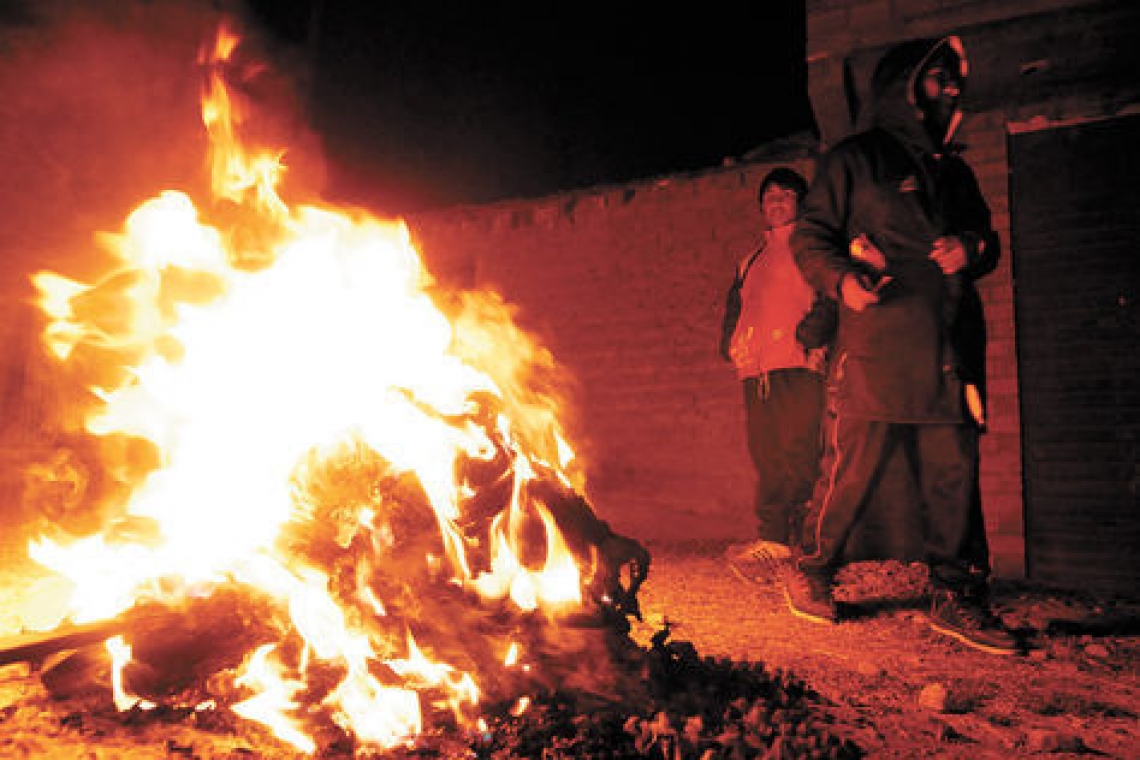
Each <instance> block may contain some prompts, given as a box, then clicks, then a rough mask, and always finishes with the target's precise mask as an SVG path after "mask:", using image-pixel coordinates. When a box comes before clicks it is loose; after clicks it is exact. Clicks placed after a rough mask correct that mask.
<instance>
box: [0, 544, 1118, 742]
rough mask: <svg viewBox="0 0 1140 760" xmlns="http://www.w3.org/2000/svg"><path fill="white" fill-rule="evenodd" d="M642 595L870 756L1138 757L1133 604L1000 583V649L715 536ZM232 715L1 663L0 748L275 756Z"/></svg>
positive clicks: (691, 637)
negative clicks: (216, 719)
mask: <svg viewBox="0 0 1140 760" xmlns="http://www.w3.org/2000/svg"><path fill="white" fill-rule="evenodd" d="M650 549H651V551H652V553H653V567H652V569H651V572H650V575H649V579H648V581H647V582H646V584H645V586H643V588H642V590H641V593H640V597H639V598H640V600H641V603H642V608H643V611H644V613H645V614H644V617H645V621H644V623H640V624H635V627H634V630H633V636H634V638H635V639H636V640H637V641H638V643H641V644H643V645H645V646H648V645H649V642H650V640H651V638H652V637H653V635H654V634H657V633H660V632H661V631H662V630H663V629H664V628H665V626H666V621H668V627H669V632H670V636H671V640H672V641H674V642H691V643H692V645H693V646H694V647H695V648H696V650H697V651H698V652H699V653H700V654H701V655H705V656H713V657H718V658H729V659H731V660H733V661H737V662H745V661H747V662H754V663H762V664H764V665H765V666H766V667H767V668H768V669H769V670H776V671H783V672H786V673H789V674H791V675H793V676H794V677H796V678H797V679H800V680H802V681H803V682H805V683H806V684H807V685H808V686H809V687H810V688H811V689H812V690H813V691H814V692H816V693H817V694H818V698H819V700H820V706H819V709H820V710H821V711H822V712H825V713H826V714H827V716H828V719H829V720H830V721H831V725H833V726H834V730H835V732H836V733H837V734H838V735H839V736H841V737H842V738H845V739H850V740H851V741H853V742H854V743H855V744H857V745H858V746H859V747H860V748H861V749H862V750H864V751H865V753H866V755H867V756H868V757H882V758H924V757H939V758H960V759H962V760H965V759H966V758H969V759H971V760H982V759H985V758H1003V760H1005V759H1008V758H1011V757H1031V756H1035V755H1038V754H1039V755H1041V756H1042V757H1049V758H1058V759H1060V758H1077V757H1081V758H1084V757H1087V756H1090V755H1092V756H1100V757H1111V758H1136V757H1138V756H1140V753H1138V750H1137V748H1140V721H1138V720H1137V717H1138V716H1140V673H1138V670H1137V655H1138V654H1140V624H1138V621H1140V605H1138V604H1137V603H1135V602H1134V601H1132V600H1122V599H1103V598H1096V597H1093V596H1089V595H1084V594H1075V593H1064V592H1059V591H1056V590H1048V589H1041V588H1035V587H1031V586H1028V585H1025V584H1020V585H1014V584H999V585H998V586H997V587H996V589H995V591H996V597H995V603H996V608H997V610H998V611H999V612H1000V613H1001V614H1002V616H1003V619H1004V620H1005V621H1006V622H1007V624H1009V625H1010V626H1011V627H1013V628H1015V629H1017V630H1019V631H1020V632H1021V633H1022V634H1023V635H1024V636H1025V639H1026V642H1027V644H1028V645H1029V648H1028V649H1027V652H1026V653H1025V654H1023V655H1017V656H1007V657H1000V656H994V655H988V654H983V653H979V652H975V651H973V650H970V649H967V648H965V647H964V646H962V645H960V644H958V643H957V642H954V641H952V640H948V639H945V638H943V637H941V636H938V635H936V634H934V633H932V632H931V631H930V629H929V627H928V626H927V623H926V618H925V615H924V614H923V609H924V599H923V597H922V593H923V589H924V583H925V578H924V575H923V573H922V571H921V569H920V568H917V567H905V566H901V565H897V564H891V563H875V564H872V563H868V564H864V565H859V566H856V567H853V568H849V569H848V570H847V571H845V573H844V574H843V575H841V577H840V580H841V581H842V586H841V587H840V592H839V596H840V598H841V599H844V600H846V601H848V602H850V603H853V604H855V605H857V606H856V608H855V609H856V610H857V614H856V615H854V616H853V617H852V618H851V619H849V620H847V621H845V622H843V623H841V624H839V625H836V626H821V625H816V624H812V623H810V622H805V621H802V620H800V619H798V618H795V617H793V616H792V615H791V614H789V613H788V612H787V610H786V608H785V606H784V602H783V598H782V594H781V591H780V588H779V585H778V584H777V583H775V582H774V581H773V579H772V578H771V577H770V575H769V571H768V569H767V568H765V567H763V566H761V565H760V564H759V563H755V562H752V561H748V560H741V559H737V558H735V551H734V549H733V548H732V547H727V546H725V545H724V544H702V545H687V546H651V547H650ZM0 559H3V560H4V562H3V563H2V565H0V568H2V570H0V635H4V634H12V633H16V632H17V631H19V630H20V629H21V628H23V627H32V626H34V624H35V622H36V621H35V617H36V615H38V614H46V613H42V612H37V605H39V603H40V602H42V601H43V600H44V599H47V598H50V596H51V592H52V588H53V584H52V582H51V581H50V579H45V578H44V577H43V576H42V574H37V573H35V572H34V571H33V570H32V569H30V568H29V567H28V565H27V564H26V563H25V562H22V561H20V558H19V556H18V554H14V553H13V551H12V550H9V552H8V554H7V556H0ZM293 756H295V755H294V753H291V752H288V751H287V750H285V749H284V748H282V747H281V746H279V745H276V744H274V743H272V741H270V740H267V739H266V738H265V737H264V736H260V735H257V734H256V733H250V732H248V731H246V730H245V729H244V728H242V727H236V728H235V727H230V728H229V730H228V731H223V732H219V731H218V730H217V726H214V727H206V728H203V727H199V726H197V725H194V722H193V721H189V720H182V721H179V722H175V723H171V724H168V725H163V724H161V723H155V722H153V721H150V722H148V723H147V724H146V725H145V726H144V725H130V723H129V721H128V722H124V721H121V720H108V719H105V718H100V717H98V716H94V715H91V714H89V713H84V712H83V711H82V706H81V705H77V704H74V703H69V702H66V701H64V702H58V701H53V700H51V699H50V697H48V696H47V695H46V693H45V692H44V689H43V687H42V685H41V684H40V682H39V679H38V677H37V676H36V674H35V673H34V672H32V671H31V669H30V668H29V667H28V666H27V665H24V664H14V665H9V666H6V667H0V757H5V758H7V757H27V758H61V757H66V758H71V757H76V758H93V759H94V758H100V759H102V760H110V759H111V758H132V759H133V758H152V757H153V758H170V757H180V758H190V757H198V758H206V757H210V758H227V760H232V758H238V757H241V758H247V759H248V758H258V757H265V758H271V757H272V758H286V757H293Z"/></svg>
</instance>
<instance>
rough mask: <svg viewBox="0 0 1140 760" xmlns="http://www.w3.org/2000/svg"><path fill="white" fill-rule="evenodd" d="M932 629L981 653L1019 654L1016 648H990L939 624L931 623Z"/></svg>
mask: <svg viewBox="0 0 1140 760" xmlns="http://www.w3.org/2000/svg"><path fill="white" fill-rule="evenodd" d="M930 629H931V630H932V631H936V632H937V633H941V634H942V635H943V636H949V637H950V638H952V639H957V640H958V641H960V642H961V643H963V644H965V645H966V646H968V647H970V648H971V649H976V650H978V651H979V652H985V653H986V654H998V655H1012V654H1017V652H1018V650H1017V649H1016V648H1015V649H1004V648H1002V647H997V646H989V645H987V644H982V643H980V642H977V641H974V640H973V639H971V638H969V637H968V636H966V635H965V634H963V633H961V632H959V631H956V630H954V629H953V628H945V627H943V626H940V625H938V624H937V623H935V622H934V621H931V622H930Z"/></svg>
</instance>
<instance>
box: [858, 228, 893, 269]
mask: <svg viewBox="0 0 1140 760" xmlns="http://www.w3.org/2000/svg"><path fill="white" fill-rule="evenodd" d="M851 258H853V259H855V260H856V261H861V262H863V263H864V264H866V265H867V266H869V267H870V268H871V269H872V270H873V271H875V272H885V271H886V269H887V257H886V256H884V255H883V252H882V251H880V250H879V247H878V246H877V245H875V244H874V243H872V242H871V239H870V238H869V237H867V236H866V235H859V236H858V237H857V238H855V239H854V240H852V241H851Z"/></svg>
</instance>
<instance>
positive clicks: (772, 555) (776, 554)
mask: <svg viewBox="0 0 1140 760" xmlns="http://www.w3.org/2000/svg"><path fill="white" fill-rule="evenodd" d="M791 557H792V549H791V547H789V546H788V545H787V544H781V543H780V542H778V541H769V540H767V539H764V538H761V539H758V540H756V541H753V542H752V543H750V544H745V545H744V546H742V547H740V549H738V550H737V552H736V559H739V560H745V561H747V560H752V561H754V562H763V563H768V562H778V561H781V560H785V559H791Z"/></svg>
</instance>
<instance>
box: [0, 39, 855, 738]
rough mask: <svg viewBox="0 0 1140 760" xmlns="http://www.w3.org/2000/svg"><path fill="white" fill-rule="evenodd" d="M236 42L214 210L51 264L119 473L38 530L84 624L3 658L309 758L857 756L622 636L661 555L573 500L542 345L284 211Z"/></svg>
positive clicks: (139, 214) (139, 212) (206, 109)
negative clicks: (78, 510) (60, 268)
mask: <svg viewBox="0 0 1140 760" xmlns="http://www.w3.org/2000/svg"><path fill="white" fill-rule="evenodd" d="M239 44H240V37H239V35H237V34H236V33H235V32H234V31H233V30H232V29H231V28H230V27H228V26H227V25H223V26H222V27H221V28H220V29H219V30H218V33H217V36H216V38H215V39H213V40H211V42H210V43H209V44H208V45H206V46H205V47H204V49H203V52H202V56H201V61H200V63H201V65H202V70H203V72H204V82H205V86H204V88H203V97H202V108H201V112H202V121H203V125H204V128H205V130H206V132H207V134H208V137H209V149H210V152H209V155H208V157H207V159H208V164H209V167H210V170H211V171H210V174H211V187H212V192H213V196H212V197H211V198H209V199H208V202H207V203H206V204H204V205H203V206H202V207H201V208H200V207H199V205H197V204H196V203H195V201H194V200H193V199H192V198H191V197H189V195H187V194H186V193H184V192H180V191H176V190H168V191H165V192H161V193H159V194H158V195H157V196H155V197H153V198H150V199H149V200H146V201H144V202H143V203H141V204H140V205H139V206H138V207H137V208H135V210H134V211H133V212H131V213H130V214H129V215H128V217H127V219H126V221H125V224H124V225H123V228H122V230H121V231H120V232H117V233H115V234H103V235H100V236H99V237H98V240H99V242H100V245H101V246H102V248H103V249H104V253H106V254H109V256H110V258H111V259H113V260H114V261H115V262H116V265H115V266H114V267H112V268H111V269H110V270H109V271H107V272H105V273H103V274H101V275H100V276H98V277H96V278H95V279H93V280H92V281H90V282H81V281H78V280H76V279H72V278H71V277H68V276H66V275H65V274H62V273H57V272H48V271H43V272H39V273H37V274H36V275H35V276H34V284H35V287H36V289H37V292H38V293H39V306H40V308H41V309H42V312H43V314H44V316H45V324H46V328H45V330H44V332H43V347H44V349H45V351H47V352H49V353H50V355H51V356H52V357H53V358H54V360H55V361H56V362H58V363H59V366H60V368H61V374H63V375H66V376H68V377H81V378H84V379H85V381H86V382H87V387H88V389H89V393H88V395H87V396H86V398H87V399H88V401H89V403H87V404H86V405H85V407H84V408H83V409H82V410H79V411H81V412H82V416H83V424H82V428H83V431H84V432H83V435H84V436H85V437H86V440H88V441H89V443H88V444H87V445H88V446H89V448H90V450H91V451H95V452H97V454H98V457H99V458H100V460H101V465H102V467H103V469H104V470H105V471H106V472H107V473H108V475H107V477H108V479H109V480H111V481H113V482H114V484H115V487H108V488H104V489H102V491H101V492H100V498H101V499H102V500H103V501H104V502H105V503H102V504H100V505H99V508H100V509H99V512H100V513H101V514H104V515H106V519H105V520H103V521H102V522H101V524H100V525H99V526H98V528H97V529H95V530H91V531H86V532H85V533H84V535H81V536H74V535H58V534H45V535H43V536H40V537H38V538H36V539H35V540H33V541H32V543H31V545H30V546H29V555H30V556H31V558H32V559H34V560H35V561H36V562H38V563H39V564H41V565H43V566H44V567H45V568H48V569H50V570H51V571H52V572H54V573H56V574H58V575H59V576H60V577H62V578H65V579H67V581H68V582H69V588H70V596H69V599H68V602H67V604H66V612H65V614H64V615H63V616H62V617H61V619H60V620H59V621H57V623H56V625H55V627H54V628H51V629H50V630H47V631H45V632H40V633H36V634H27V635H24V636H22V637H19V639H18V640H16V641H9V642H7V645H6V646H4V647H0V650H2V651H0V664H2V663H6V662H13V661H17V660H26V661H29V662H32V663H33V664H34V665H35V667H36V668H37V671H36V672H37V673H38V674H39V677H40V679H41V681H42V683H43V684H44V686H45V687H46V688H47V690H48V691H49V692H50V693H51V694H52V695H53V696H54V697H57V698H59V699H72V698H77V697H82V698H83V699H85V700H87V704H89V705H92V707H91V708H90V709H91V710H92V711H93V713H103V712H107V711H113V712H114V713H116V714H118V715H120V716H122V718H123V721H124V722H127V723H136V724H137V723H138V722H139V721H147V720H169V719H170V718H171V717H172V716H173V717H174V718H175V719H178V720H185V721H192V722H193V723H194V725H195V726H199V727H204V728H207V729H209V730H223V731H226V730H233V729H234V726H237V725H245V724H249V725H254V726H258V727H260V728H259V729H258V730H264V731H266V732H269V733H271V734H272V736H273V737H275V739H274V741H278V742H280V743H281V744H282V746H288V747H290V748H291V751H295V752H297V753H303V754H321V755H327V754H337V755H372V754H398V753H408V752H413V753H414V752H420V751H425V752H426V751H428V750H429V749H430V750H431V753H432V754H434V755H435V756H442V755H448V756H456V757H471V756H485V757H537V756H539V755H542V756H549V757H630V756H646V757H669V758H673V757H701V758H712V757H760V756H764V757H782V756H784V755H785V754H787V753H789V752H792V751H793V748H799V749H802V750H803V751H804V752H810V753H813V755H814V756H819V757H850V756H855V755H856V754H857V752H856V751H855V749H854V748H853V747H852V746H850V745H848V744H844V743H841V742H840V741H839V740H838V739H836V738H835V737H833V736H830V735H829V734H828V733H827V731H826V729H824V728H817V727H815V724H814V723H813V722H812V721H813V720H814V719H813V718H812V716H811V712H810V709H809V701H810V696H811V695H810V692H809V690H807V689H806V688H805V687H804V686H803V684H801V683H799V682H797V681H796V680H795V679H793V678H791V677H790V676H787V675H785V674H782V673H775V674H773V673H767V672H766V671H765V670H764V668H763V667H762V666H758V665H751V664H734V663H729V662H721V661H711V660H704V659H702V658H701V657H699V656H698V655H697V653H696V652H695V650H693V648H692V647H691V646H688V645H685V644H684V643H683V642H669V640H668V639H669V626H668V625H667V624H666V625H665V627H664V628H663V630H661V631H660V632H659V633H658V634H657V636H655V637H654V639H653V642H652V646H651V647H649V648H647V649H646V648H642V647H640V646H638V645H637V644H635V642H634V641H633V640H632V638H631V637H630V636H629V635H628V634H629V632H630V626H631V624H630V618H638V619H639V618H640V612H639V609H638V602H637V592H638V589H639V587H640V586H641V584H642V583H643V582H644V581H645V580H646V577H647V573H648V570H649V565H650V555H649V553H648V551H646V549H645V548H644V547H643V546H642V545H641V544H640V543H638V542H637V541H636V540H634V539H631V538H629V537H626V536H622V535H619V534H616V533H615V532H614V531H612V530H611V529H610V527H609V526H608V524H607V523H606V522H605V521H603V520H602V519H600V518H599V516H598V515H597V514H596V513H595V511H594V509H593V507H592V505H591V504H590V501H589V500H588V498H587V496H586V494H587V484H586V482H585V475H584V473H585V467H584V466H583V465H582V463H581V462H580V461H579V460H578V459H577V458H576V456H575V454H574V447H573V445H572V443H571V441H570V436H568V434H567V433H566V430H565V428H564V425H563V422H562V421H561V418H562V416H563V409H564V407H565V399H564V398H563V397H562V394H561V393H560V392H559V390H558V389H559V383H558V382H557V378H558V368H557V365H556V363H555V362H554V360H553V357H552V356H551V355H550V353H549V352H548V351H546V350H545V349H544V348H542V346H541V345H539V344H538V342H537V341H536V340H535V339H534V338H533V337H532V336H531V335H530V334H529V333H527V332H526V331H525V330H523V329H521V328H520V327H519V326H518V325H517V324H516V323H515V321H514V317H513V314H512V310H511V309H510V308H509V306H508V305H507V304H506V303H505V301H504V300H503V299H502V298H501V297H500V296H499V295H497V294H495V293H493V292H489V291H480V292H462V293H444V292H441V289H440V288H439V287H438V286H437V284H436V283H435V282H434V280H433V278H432V276H431V275H430V273H429V272H428V271H427V269H426V267H425V266H424V264H423V262H422V261H421V259H420V256H419V254H418V253H417V251H416V250H415V248H414V246H413V244H412V242H411V236H410V234H409V231H408V229H407V227H406V226H405V224H404V223H403V222H401V221H398V220H396V221H394V220H389V219H381V218H378V217H375V216H373V215H371V214H369V213H366V212H364V211H361V210H359V209H344V208H335V207H331V206H320V205H296V204H290V203H288V202H287V201H286V200H285V198H284V197H283V190H282V185H283V180H284V178H285V176H286V165H287V162H286V161H285V156H286V154H285V152H284V150H283V149H281V148H280V147H278V146H257V145H247V144H244V143H243V141H242V139H241V138H242V126H243V123H244V122H243V120H244V118H245V114H244V113H243V111H242V108H241V102H240V98H237V97H235V96H234V95H233V94H232V89H231V87H230V84H229V82H228V76H229V74H230V73H231V72H232V67H231V65H230V62H231V59H232V56H233V55H234V52H235V50H236V49H237V48H238V45H239ZM279 191H280V193H279ZM63 370H66V372H64V371H63ZM35 476H36V477H37V478H38V479H39V480H40V481H43V482H49V483H57V484H63V485H64V486H66V484H67V483H69V482H70V481H71V479H73V478H74V477H75V469H74V467H73V466H72V465H71V460H70V458H69V455H68V454H67V452H61V453H57V454H56V455H55V456H54V457H52V458H51V459H50V460H49V461H44V462H41V463H39V464H37V465H36V472H35ZM62 491H67V489H66V488H63V489H62ZM69 720H71V719H70V718H69ZM76 720H79V721H80V722H81V718H79V719H76ZM72 722H74V720H73V721H72ZM796 751H799V750H796ZM773 753H774V754H773Z"/></svg>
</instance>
